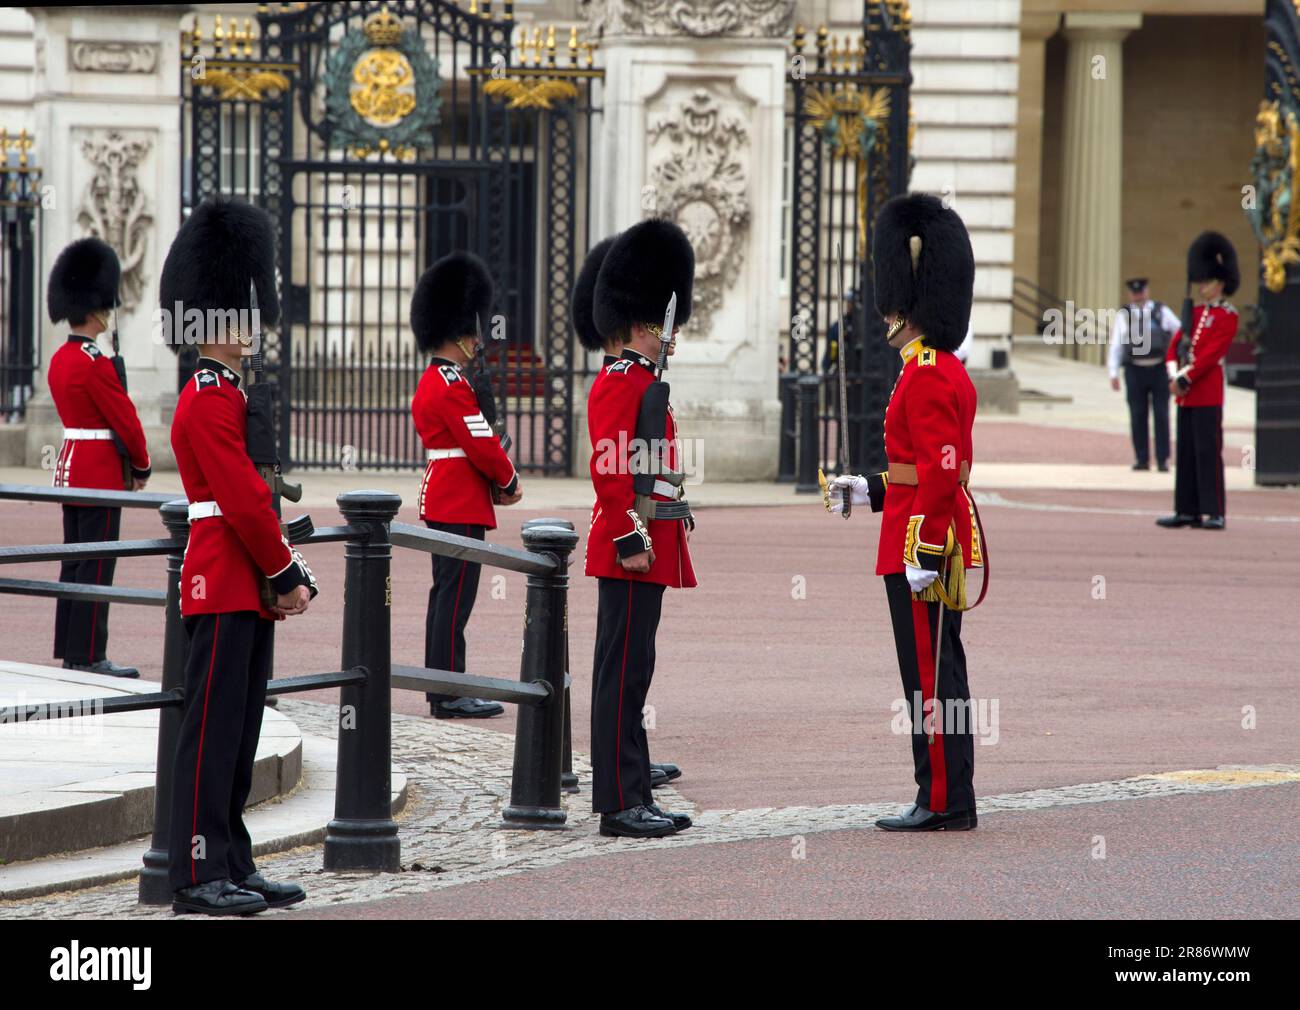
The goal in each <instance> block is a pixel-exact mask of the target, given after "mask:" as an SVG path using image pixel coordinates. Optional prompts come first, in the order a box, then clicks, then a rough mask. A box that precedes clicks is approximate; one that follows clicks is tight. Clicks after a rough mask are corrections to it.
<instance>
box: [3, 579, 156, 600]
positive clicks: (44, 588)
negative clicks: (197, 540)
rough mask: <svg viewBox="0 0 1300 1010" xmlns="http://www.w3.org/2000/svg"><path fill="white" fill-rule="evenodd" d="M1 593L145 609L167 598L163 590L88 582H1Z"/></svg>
mask: <svg viewBox="0 0 1300 1010" xmlns="http://www.w3.org/2000/svg"><path fill="white" fill-rule="evenodd" d="M0 593H13V594H15V595H18V596H44V597H53V598H55V599H59V600H75V601H77V602H78V603H138V604H142V605H143V606H146V607H165V606H166V605H167V594H166V593H164V592H163V591H162V590H160V589H129V588H125V587H121V586H100V585H95V584H93V583H89V582H41V581H38V580H36V579H0Z"/></svg>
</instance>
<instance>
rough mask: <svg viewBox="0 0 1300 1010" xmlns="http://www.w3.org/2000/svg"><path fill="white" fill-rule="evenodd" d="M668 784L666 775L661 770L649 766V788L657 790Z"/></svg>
mask: <svg viewBox="0 0 1300 1010" xmlns="http://www.w3.org/2000/svg"><path fill="white" fill-rule="evenodd" d="M668 782H669V778H668V773H667V772H666V771H664V770H663V769H662V768H656V767H655V766H654V765H651V766H650V788H651V789H658V788H659V787H660V786H666V785H667V784H668Z"/></svg>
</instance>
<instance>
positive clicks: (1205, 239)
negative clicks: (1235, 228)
mask: <svg viewBox="0 0 1300 1010" xmlns="http://www.w3.org/2000/svg"><path fill="white" fill-rule="evenodd" d="M1187 280H1188V281H1189V282H1195V281H1223V293H1224V294H1225V295H1231V294H1234V293H1235V292H1236V290H1237V287H1238V286H1239V285H1240V284H1241V268H1240V267H1239V266H1238V265H1237V250H1236V249H1234V248H1233V245H1232V243H1231V242H1229V241H1228V239H1227V237H1226V236H1224V235H1221V234H1219V233H1218V232H1217V231H1205V232H1201V234H1200V235H1198V236H1197V237H1196V241H1195V242H1193V243H1192V244H1191V245H1190V246H1189V247H1188V249H1187Z"/></svg>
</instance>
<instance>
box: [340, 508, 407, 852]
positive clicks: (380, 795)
mask: <svg viewBox="0 0 1300 1010" xmlns="http://www.w3.org/2000/svg"><path fill="white" fill-rule="evenodd" d="M337 500H338V504H339V510H340V511H341V512H342V513H343V517H344V519H346V520H347V522H348V525H349V526H355V527H359V528H361V529H364V530H365V531H366V534H365V535H362V536H359V537H358V538H357V539H355V540H349V541H348V542H347V545H346V547H345V549H344V554H343V557H344V575H343V659H342V667H341V669H344V670H348V669H351V668H352V667H354V666H363V667H365V669H366V682H365V683H364V684H354V685H349V686H348V687H344V688H342V689H341V690H340V695H339V757H338V770H337V772H336V775H337V779H336V781H337V785H336V788H335V794H334V819H333V820H332V821H330V822H329V825H328V826H327V827H326V828H325V869H327V870H382V871H389V872H396V871H397V870H400V869H401V856H402V850H401V842H400V841H399V840H398V837H397V823H396V822H395V821H394V820H393V809H392V705H391V694H390V680H389V678H390V676H391V665H390V664H391V662H392V654H391V647H392V626H391V617H392V604H393V600H392V596H393V583H392V576H391V575H390V568H391V563H392V557H393V549H392V545H391V543H390V542H389V539H388V524H389V523H390V522H391V521H392V519H393V517H394V516H396V515H397V510H398V509H399V508H401V506H402V499H401V497H399V496H398V495H395V494H392V493H391V492H389V491H349V492H347V493H346V494H341V495H339V496H338V499H337Z"/></svg>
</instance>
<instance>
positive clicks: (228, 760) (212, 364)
mask: <svg viewBox="0 0 1300 1010" xmlns="http://www.w3.org/2000/svg"><path fill="white" fill-rule="evenodd" d="M275 260H276V253H275V244H274V233H273V232H272V229H271V220H270V218H269V217H268V216H267V215H266V213H265V212H264V211H262V210H260V209H258V208H256V207H252V206H249V205H248V204H244V203H237V202H227V201H224V200H205V201H204V202H203V203H202V204H200V205H199V206H198V207H196V208H195V209H194V212H193V213H192V214H191V215H190V217H189V219H188V220H187V221H186V222H185V224H183V225H182V226H181V229H180V231H179V232H178V233H177V235H176V239H175V241H174V242H172V247H171V250H170V251H169V252H168V254H167V259H166V262H165V263H164V264H163V271H162V278H161V281H160V284H159V288H160V302H161V307H162V310H163V311H164V313H173V312H174V311H175V310H176V309H177V307H181V308H182V310H183V313H184V315H185V317H186V318H185V319H184V320H179V319H173V320H172V322H173V326H172V328H171V329H170V330H169V331H168V332H167V333H166V336H167V339H168V343H169V345H170V346H171V347H172V349H173V350H179V349H180V342H181V340H182V339H189V338H190V336H191V335H192V333H193V329H192V327H191V326H190V325H189V323H190V320H189V318H188V317H189V315H190V314H191V313H201V314H202V319H203V325H202V327H201V329H202V335H201V340H200V344H199V347H198V353H199V359H198V368H197V370H196V371H195V373H194V375H193V377H192V378H191V379H190V380H189V381H188V382H186V384H185V387H184V389H182V390H181V393H180V396H179V398H178V399H177V402H176V414H175V417H174V419H173V421H172V433H171V443H172V451H173V452H174V453H175V455H176V467H177V469H178V470H179V471H180V477H181V483H182V484H183V485H184V487H185V496H186V497H187V498H188V499H189V502H190V505H189V517H190V536H189V546H188V547H187V548H186V551H185V561H184V563H183V565H182V567H181V586H180V589H181V615H182V617H183V618H184V622H185V631H186V634H187V636H188V638H189V651H188V654H187V659H186V665H185V713H184V715H183V717H182V721H181V728H180V735H179V738H178V739H177V742H176V766H175V772H174V777H173V785H172V806H171V818H170V835H169V838H170V843H171V853H170V856H171V860H170V861H171V866H170V878H171V885H172V889H173V891H174V897H173V901H172V908H173V910H175V911H177V912H203V913H206V914H209V915H247V914H249V913H252V912H260V911H262V910H263V909H265V908H268V907H271V908H279V907H283V906H285V905H291V904H293V903H295V902H298V901H301V900H302V899H303V898H305V897H306V893H305V892H304V891H303V889H302V888H301V887H299V886H298V885H297V884H291V883H278V882H274V881H269V880H267V879H266V878H265V877H263V876H262V875H261V874H260V873H258V872H257V867H256V866H255V865H254V863H253V848H252V843H251V841H250V839H249V835H248V829H247V828H246V827H245V825H244V820H243V810H244V803H245V801H246V800H247V799H248V792H249V789H250V787H251V785H252V780H253V763H254V756H255V754H256V752H257V741H258V737H259V735H260V733H261V729H262V714H263V712H264V711H265V708H264V706H265V701H266V684H267V680H268V678H269V677H270V673H271V657H272V650H273V632H274V629H275V622H276V621H277V620H280V619H282V618H284V617H287V616H290V615H293V614H301V613H303V612H304V611H305V610H306V609H307V604H308V602H309V601H310V600H311V598H312V597H314V596H315V595H316V581H315V579H314V578H313V577H312V573H311V571H310V570H309V569H308V568H307V565H306V563H305V562H304V561H303V558H302V555H301V554H299V553H298V551H297V550H295V549H294V548H292V547H290V546H289V543H288V542H287V541H286V540H285V538H284V536H283V534H282V531H281V528H280V521H279V518H278V517H277V516H276V514H275V511H274V509H273V508H272V498H271V491H270V489H269V488H268V487H267V484H266V482H265V481H264V480H263V479H262V478H261V477H260V476H259V475H258V472H257V470H256V469H255V467H254V465H253V462H252V460H251V459H250V458H249V456H248V452H247V448H246V437H247V421H248V414H247V398H246V394H245V392H244V390H243V386H242V378H241V375H240V370H241V366H242V360H243V357H244V356H245V354H246V353H247V351H248V349H249V343H250V339H251V334H252V333H253V320H252V318H251V310H250V298H249V286H250V283H251V284H253V285H255V286H256V290H257V305H258V309H259V311H260V314H261V325H262V327H266V326H272V325H274V324H275V322H276V320H277V319H279V315H280V303H279V298H278V296H277V294H276V290H275ZM164 318H168V317H166V316H165V317H164ZM196 318H197V316H196ZM235 320H237V321H235ZM182 322H183V323H184V325H185V329H184V335H183V336H182V332H181V329H180V327H181V325H182ZM267 583H269V587H270V595H269V599H265V600H264V598H263V585H264V584H267ZM271 601H273V602H271Z"/></svg>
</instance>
